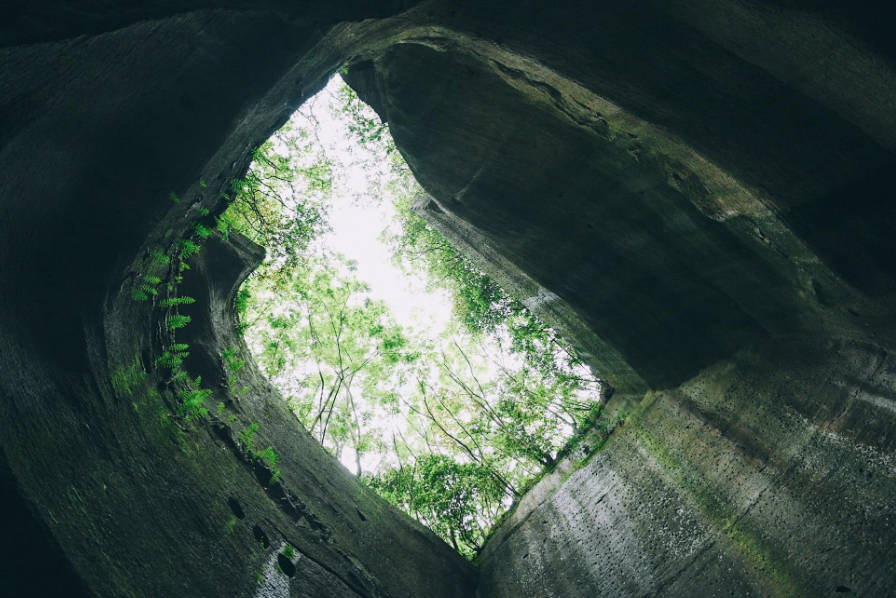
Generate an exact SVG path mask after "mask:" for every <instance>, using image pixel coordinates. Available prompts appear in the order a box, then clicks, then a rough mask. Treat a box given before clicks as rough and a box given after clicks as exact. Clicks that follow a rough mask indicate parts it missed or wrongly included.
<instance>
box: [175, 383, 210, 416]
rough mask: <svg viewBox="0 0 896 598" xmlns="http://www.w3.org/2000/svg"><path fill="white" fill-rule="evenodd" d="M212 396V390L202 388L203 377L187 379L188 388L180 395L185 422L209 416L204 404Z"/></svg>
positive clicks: (181, 414)
mask: <svg viewBox="0 0 896 598" xmlns="http://www.w3.org/2000/svg"><path fill="white" fill-rule="evenodd" d="M211 396H212V390H211V389H209V388H202V376H196V378H194V379H190V378H189V377H187V386H186V388H183V389H181V391H180V392H179V393H178V397H179V398H180V401H181V404H180V416H181V417H182V418H183V419H184V420H185V421H189V420H191V419H198V418H200V417H205V416H206V415H207V414H208V409H206V408H205V406H204V404H205V401H206V399H208V398H209V397H211Z"/></svg>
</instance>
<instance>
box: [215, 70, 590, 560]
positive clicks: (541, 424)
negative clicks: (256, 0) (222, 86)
mask: <svg viewBox="0 0 896 598" xmlns="http://www.w3.org/2000/svg"><path fill="white" fill-rule="evenodd" d="M340 98H341V100H342V104H341V105H340V107H339V108H338V109H336V110H335V112H336V113H337V115H341V118H343V119H345V120H347V121H348V125H347V128H348V130H349V131H350V133H351V134H352V135H354V136H355V138H356V140H357V142H358V143H359V144H360V146H361V147H362V148H366V150H365V151H370V152H371V154H372V155H376V156H378V157H377V158H375V160H376V161H378V162H377V165H376V166H375V167H374V166H371V168H372V169H373V168H376V169H377V172H385V175H383V176H385V177H386V179H387V180H381V181H380V182H379V183H378V187H377V189H376V190H375V194H376V195H377V196H378V197H380V198H388V199H389V200H390V201H392V202H393V203H394V205H395V207H396V212H397V214H398V216H397V222H396V225H395V226H394V227H393V229H392V231H391V233H389V234H387V235H385V238H386V241H387V242H388V243H389V244H390V245H391V247H392V249H393V252H394V256H395V261H396V263H397V264H399V265H400V266H401V267H403V268H405V269H407V270H408V271H410V270H415V271H421V270H422V271H423V272H425V273H426V274H427V275H428V277H429V279H430V281H431V282H430V284H431V286H433V287H440V288H443V289H446V290H448V291H450V293H451V295H452V296H453V298H454V307H455V315H456V318H455V324H453V325H451V326H449V328H448V329H447V330H446V331H445V333H444V335H442V336H440V337H436V338H429V337H425V336H421V335H420V334H418V333H416V332H415V331H414V330H410V329H408V328H407V327H405V326H402V325H400V324H399V323H398V322H397V321H396V320H395V318H394V317H393V315H392V314H391V312H390V310H389V309H388V307H387V306H386V305H385V304H384V303H382V302H381V301H378V300H375V299H374V298H372V297H371V294H370V289H369V288H368V287H367V285H366V284H365V283H363V282H361V281H360V280H359V279H358V277H357V274H356V273H355V264H354V263H353V262H351V261H350V260H347V259H346V258H345V257H343V256H341V255H339V254H337V253H335V252H333V251H332V250H328V249H326V248H322V247H320V246H318V245H316V244H314V243H313V241H314V238H315V236H317V235H319V234H320V233H321V232H322V231H323V230H325V229H326V227H327V223H326V211H325V210H324V208H323V201H324V200H325V199H326V197H327V194H328V193H329V192H330V190H331V187H332V184H333V180H334V177H335V176H337V172H336V170H334V164H333V163H331V162H329V161H328V160H327V159H326V157H325V154H324V152H323V150H322V149H320V147H319V146H315V144H314V143H312V141H313V140H315V136H316V135H315V132H314V131H313V130H308V129H302V128H300V127H299V126H298V120H293V121H291V122H290V124H289V125H288V126H287V127H286V128H284V129H282V130H281V131H280V132H278V133H277V134H276V135H275V136H274V138H272V140H271V141H269V142H268V143H266V144H265V145H263V146H262V147H260V148H259V150H258V151H257V152H256V155H255V162H254V163H253V165H252V166H251V167H250V170H249V173H248V174H247V176H246V177H245V179H243V180H240V181H237V182H236V184H235V185H234V187H233V195H232V200H233V201H232V203H231V205H230V207H229V208H228V209H227V211H226V212H225V213H224V214H223V215H222V218H221V219H220V220H219V223H218V228H219V230H221V229H222V228H223V229H224V230H226V231H230V230H237V231H239V232H241V233H243V234H246V235H247V236H249V237H250V238H252V239H253V240H255V241H256V242H258V243H260V244H262V245H264V246H265V247H266V249H267V250H268V258H267V259H266V261H265V263H264V264H263V266H262V267H261V268H259V270H258V272H257V273H256V274H254V275H253V276H251V277H250V278H249V279H248V280H247V282H246V283H244V285H243V287H242V288H241V289H240V291H239V293H238V294H237V297H236V299H235V307H236V309H237V312H238V314H239V317H240V319H241V322H240V326H241V327H244V328H245V329H246V338H247V343H248V345H249V346H250V348H251V349H252V350H253V354H254V357H255V359H256V361H257V363H258V364H259V366H260V367H261V369H262V371H263V372H264V373H265V374H266V375H267V376H268V377H269V379H270V380H271V381H272V382H273V383H274V384H275V385H276V386H277V387H278V388H279V389H280V390H281V392H282V394H283V395H284V397H286V398H287V401H288V403H289V406H290V407H291V409H292V410H293V412H294V413H295V414H296V415H297V417H298V418H299V419H300V420H301V421H302V422H303V424H304V426H305V428H306V429H307V430H308V431H309V432H310V433H311V434H312V435H314V436H315V437H316V438H317V439H318V440H319V441H320V442H321V443H322V444H323V446H324V447H325V448H326V449H327V450H329V451H330V452H331V453H332V454H334V455H335V456H337V457H338V458H340V459H341V460H342V461H343V462H345V463H351V464H352V465H353V468H354V470H355V473H356V475H358V476H360V477H361V478H362V479H363V480H365V481H366V483H367V484H369V485H370V486H371V487H372V488H373V489H375V490H376V491H377V492H379V493H380V494H382V495H383V496H385V497H386V498H387V499H388V500H390V501H392V502H393V503H394V504H396V505H398V506H399V507H401V508H402V509H404V510H406V511H407V512H408V513H410V514H411V515H412V516H414V517H415V518H417V519H418V520H419V521H421V522H422V523H424V524H426V525H428V526H429V527H431V528H432V529H433V530H434V531H435V532H436V533H438V534H439V535H440V536H442V537H443V538H444V539H445V540H446V541H447V542H449V543H450V544H451V545H452V546H454V547H455V549H457V550H458V551H459V552H461V553H463V554H465V555H468V556H470V555H472V554H473V553H474V552H475V551H476V550H478V549H479V548H480V547H481V545H482V542H483V541H484V539H485V537H486V536H487V533H488V530H489V527H490V526H491V524H492V523H493V522H494V521H495V520H496V519H497V518H498V517H499V516H500V514H501V513H502V512H503V511H504V510H505V509H506V508H507V507H508V506H509V505H510V504H511V503H512V502H513V501H514V500H515V499H516V498H517V497H518V496H519V494H520V490H521V489H522V488H525V487H527V486H528V484H529V483H530V482H531V480H532V479H533V478H534V476H536V475H538V474H539V473H540V472H541V471H543V470H544V469H545V468H551V467H553V466H554V464H555V463H556V461H557V459H558V458H559V457H560V456H561V455H562V454H564V451H565V450H568V449H565V448H564V447H566V446H567V444H568V442H569V440H570V438H571V437H574V436H575V435H577V434H580V433H582V432H583V431H584V430H586V429H587V428H588V427H589V426H591V425H592V424H593V423H594V422H595V421H596V416H597V410H596V405H597V404H598V403H597V392H596V391H597V390H598V385H599V381H598V380H597V379H596V378H594V376H593V374H591V372H590V371H589V370H588V369H587V368H585V367H584V366H583V365H582V364H581V362H580V361H579V360H578V358H577V357H576V355H575V353H574V351H573V350H572V349H571V348H569V347H568V346H567V345H565V344H564V343H563V342H562V341H561V340H560V339H558V338H557V337H556V335H555V333H554V332H553V330H552V329H550V327H548V326H546V325H545V324H544V323H543V322H540V321H539V320H538V319H537V318H535V317H534V316H533V315H532V314H531V313H530V312H529V311H528V310H527V309H526V308H525V307H524V306H523V305H522V304H521V303H519V302H518V301H515V300H513V299H512V298H511V297H509V296H508V295H507V294H506V293H505V292H504V291H503V290H502V289H501V288H500V286H499V285H498V284H497V283H496V282H495V281H494V280H492V279H491V278H490V277H489V276H488V275H486V274H485V273H483V272H481V271H480V270H479V269H478V268H476V267H475V265H474V264H473V263H472V262H471V261H470V260H468V259H467V258H466V257H465V256H463V255H462V254H461V253H459V252H458V251H457V250H456V249H455V248H454V247H453V246H452V245H451V244H450V243H449V242H448V241H447V240H446V239H445V238H444V237H443V236H442V235H441V234H439V233H438V231H436V230H435V229H433V228H432V227H430V226H428V225H427V224H426V222H425V221H424V220H423V219H422V218H420V217H419V216H418V215H416V214H415V213H413V211H412V210H411V209H410V206H411V203H412V201H413V199H414V198H415V197H417V196H418V195H419V194H420V193H421V192H422V190H421V189H420V188H419V186H418V185H417V184H416V182H415V181H414V180H413V177H412V175H411V173H410V170H409V169H408V167H407V165H406V164H404V163H403V162H402V160H401V156H400V154H399V152H397V151H395V146H394V143H393V142H392V140H391V137H390V136H389V133H388V127H387V126H386V125H385V124H384V123H382V122H380V121H379V120H378V119H377V118H376V116H375V115H374V114H373V113H372V112H371V111H370V109H369V108H367V107H366V106H364V105H363V104H362V103H361V102H360V100H359V99H358V97H357V95H356V94H355V93H354V92H353V91H351V90H350V89H348V88H344V89H343V90H342V91H341V92H340ZM301 116H302V118H304V119H305V120H307V121H308V122H309V123H312V124H313V123H314V122H316V119H315V117H314V115H313V114H302V115H301ZM358 151H359V152H360V151H361V150H358ZM384 155H385V158H386V159H385V160H383V156H384ZM383 163H385V164H387V168H386V169H385V171H384V170H383V169H382V168H380V166H382V164H383ZM374 201H376V199H375V200H374ZM380 201H382V200H380ZM235 355H236V351H235V349H234V350H227V351H225V352H224V353H223V354H222V360H223V362H224V364H225V366H226V367H227V369H228V373H230V374H231V375H232V374H233V373H234V372H235V371H237V370H238V369H239V367H242V362H239V363H238V364H237V361H236V357H235ZM253 426H254V428H253V427H252V426H250V427H249V428H247V429H246V430H244V431H243V432H242V433H241V440H242V441H243V445H244V446H245V450H246V451H247V453H249V454H252V455H255V456H256V457H258V458H261V459H269V458H270V457H271V455H269V454H267V453H265V451H267V449H265V451H255V450H254V449H253V448H252V441H253V438H254V434H255V431H256V430H257V424H253ZM269 448H270V447H269ZM271 450H272V451H273V449H271ZM262 455H267V456H266V457H262ZM273 456H276V453H274V455H273ZM269 466H270V468H271V469H272V471H275V470H276V459H274V461H273V463H269Z"/></svg>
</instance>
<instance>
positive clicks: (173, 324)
mask: <svg viewBox="0 0 896 598" xmlns="http://www.w3.org/2000/svg"><path fill="white" fill-rule="evenodd" d="M192 319H193V318H191V317H190V316H185V315H182V314H172V315H170V316H168V328H169V329H171V330H177V329H178V328H183V327H184V326H186V325H187V324H189V323H190V321H192Z"/></svg>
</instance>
